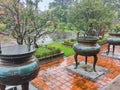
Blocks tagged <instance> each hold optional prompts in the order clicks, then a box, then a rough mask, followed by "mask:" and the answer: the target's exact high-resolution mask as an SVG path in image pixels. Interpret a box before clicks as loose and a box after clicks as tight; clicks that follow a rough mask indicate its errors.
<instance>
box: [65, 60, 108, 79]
mask: <svg viewBox="0 0 120 90" xmlns="http://www.w3.org/2000/svg"><path fill="white" fill-rule="evenodd" d="M66 68H67V69H68V70H70V71H72V72H74V73H76V74H78V75H81V76H83V77H85V78H88V79H90V80H92V81H96V80H97V79H98V78H99V77H101V76H103V75H104V74H105V73H107V72H108V69H106V68H103V67H100V66H97V65H96V72H94V70H93V64H90V63H87V64H85V62H84V61H81V62H80V63H79V65H78V67H77V69H74V68H75V64H72V65H70V66H67V67H66Z"/></svg>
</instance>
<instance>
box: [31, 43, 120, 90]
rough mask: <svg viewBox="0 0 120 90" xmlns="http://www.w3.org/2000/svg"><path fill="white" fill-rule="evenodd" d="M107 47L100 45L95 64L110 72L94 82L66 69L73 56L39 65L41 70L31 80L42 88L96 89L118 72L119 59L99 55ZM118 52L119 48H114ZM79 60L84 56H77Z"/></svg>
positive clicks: (91, 61)
mask: <svg viewBox="0 0 120 90" xmlns="http://www.w3.org/2000/svg"><path fill="white" fill-rule="evenodd" d="M106 49H107V45H103V46H102V47H101V52H100V53H99V54H98V61H97V65H98V66H102V67H105V68H107V69H108V70H109V71H110V72H108V73H107V74H105V76H104V77H102V78H100V79H98V80H97V81H96V82H93V81H90V80H88V79H86V78H84V77H82V76H80V75H77V74H75V73H72V72H70V71H67V70H66V66H68V65H71V64H73V63H74V58H73V56H70V57H67V58H63V59H58V60H55V61H53V62H50V63H47V64H43V65H41V66H40V68H41V70H40V72H39V74H38V77H37V78H35V79H34V80H33V81H32V82H33V84H35V85H36V86H37V87H41V88H43V90H98V89H101V88H102V87H104V86H105V85H107V84H108V83H109V82H110V81H111V80H112V79H113V78H115V77H116V76H117V75H119V74H120V60H114V59H112V58H109V57H104V56H101V53H102V52H104V51H105V50H106ZM116 51H117V52H120V48H119V47H117V48H116ZM78 58H79V60H80V61H81V60H84V57H82V56H79V57H78ZM88 62H89V63H93V57H89V58H88Z"/></svg>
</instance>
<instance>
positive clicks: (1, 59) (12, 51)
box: [0, 45, 40, 90]
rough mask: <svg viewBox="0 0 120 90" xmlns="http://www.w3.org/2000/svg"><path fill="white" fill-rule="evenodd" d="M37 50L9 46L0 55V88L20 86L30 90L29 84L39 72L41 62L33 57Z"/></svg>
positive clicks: (20, 46) (24, 89)
mask: <svg viewBox="0 0 120 90" xmlns="http://www.w3.org/2000/svg"><path fill="white" fill-rule="evenodd" d="M34 52H35V49H34V48H33V47H30V48H28V47H27V46H26V45H18V46H7V47H4V48H2V49H1V53H0V88H1V90H5V86H6V85H20V84H22V87H23V88H22V90H28V83H29V81H31V80H32V79H34V78H35V77H36V76H37V74H38V71H39V68H40V67H39V65H40V62H39V61H38V59H36V58H35V57H33V56H32V55H33V53H34Z"/></svg>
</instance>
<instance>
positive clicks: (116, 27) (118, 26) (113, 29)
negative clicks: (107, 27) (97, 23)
mask: <svg viewBox="0 0 120 90" xmlns="http://www.w3.org/2000/svg"><path fill="white" fill-rule="evenodd" d="M111 31H112V32H115V33H118V32H120V25H119V24H117V25H115V26H114V27H113V28H112V30H111Z"/></svg>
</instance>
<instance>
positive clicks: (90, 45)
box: [73, 36, 100, 71]
mask: <svg viewBox="0 0 120 90" xmlns="http://www.w3.org/2000/svg"><path fill="white" fill-rule="evenodd" d="M97 40H98V38H97V37H94V36H86V37H84V36H80V37H77V41H78V43H76V44H74V45H73V49H74V51H75V55H74V58H75V62H76V67H75V68H77V65H78V64H79V63H78V61H77V56H78V55H82V56H85V57H86V60H85V62H86V64H87V57H88V56H94V64H93V69H94V71H96V70H95V65H96V62H97V54H98V53H99V51H100V45H99V44H97Z"/></svg>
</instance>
